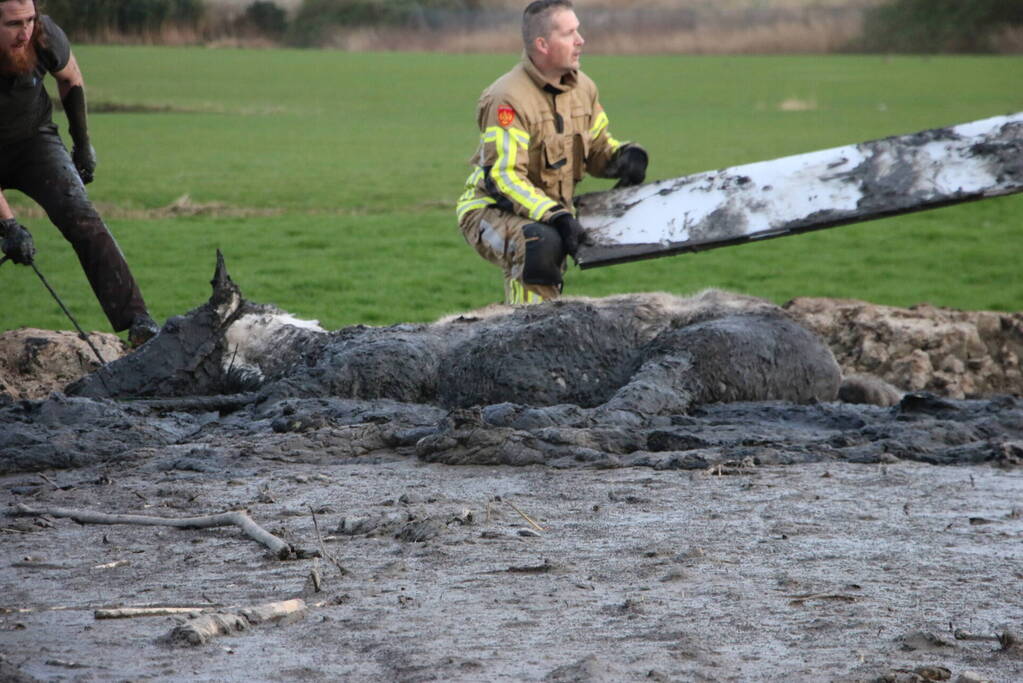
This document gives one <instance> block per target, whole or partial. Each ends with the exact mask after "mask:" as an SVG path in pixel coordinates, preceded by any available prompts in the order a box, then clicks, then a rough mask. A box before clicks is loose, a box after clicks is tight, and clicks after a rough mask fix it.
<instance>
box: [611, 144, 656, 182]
mask: <svg viewBox="0 0 1023 683" xmlns="http://www.w3.org/2000/svg"><path fill="white" fill-rule="evenodd" d="M649 161H650V157H649V156H648V155H647V153H646V150H645V149H643V148H642V147H640V146H639V145H628V146H627V147H622V149H621V150H620V151H619V152H618V156H617V157H615V160H614V165H615V173H614V175H613V177H615V178H618V179H619V180H618V182H617V183H615V187H616V188H618V187H632V186H633V185H639V184H641V183H642V182H643V181H644V180H646V167H647V164H648V163H649Z"/></svg>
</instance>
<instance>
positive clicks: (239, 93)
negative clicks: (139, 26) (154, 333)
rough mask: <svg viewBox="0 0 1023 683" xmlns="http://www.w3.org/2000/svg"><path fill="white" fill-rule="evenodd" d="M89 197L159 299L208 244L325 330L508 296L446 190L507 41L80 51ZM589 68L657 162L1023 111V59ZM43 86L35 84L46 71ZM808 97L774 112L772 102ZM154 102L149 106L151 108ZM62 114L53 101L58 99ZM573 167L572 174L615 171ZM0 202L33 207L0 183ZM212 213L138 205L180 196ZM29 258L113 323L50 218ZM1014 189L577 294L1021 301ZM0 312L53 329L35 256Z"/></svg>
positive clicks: (629, 274)
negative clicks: (498, 50)
mask: <svg viewBox="0 0 1023 683" xmlns="http://www.w3.org/2000/svg"><path fill="white" fill-rule="evenodd" d="M76 54H77V55H78V58H79V62H80V63H81V65H82V68H83V71H84V73H85V76H86V81H87V86H88V94H89V99H90V103H91V104H92V106H93V107H94V108H96V109H97V110H101V109H109V108H110V107H109V105H126V106H127V108H128V109H135V110H139V113H99V112H98V111H97V113H94V114H93V115H92V117H91V129H92V136H93V142H94V145H95V147H96V149H97V152H98V155H99V159H100V166H99V169H98V171H97V176H96V177H97V179H96V182H94V183H93V184H92V185H90V194H91V196H92V198H93V200H94V201H95V202H97V203H98V204H99V205H100V206H101V207H102V208H103V210H104V213H105V215H106V217H107V222H108V223H109V225H110V227H111V229H112V231H113V232H114V234H115V235H116V237H117V239H118V241H119V243H120V244H121V247H122V249H123V250H124V252H125V253H126V255H127V257H128V260H129V263H130V264H131V266H132V268H133V270H134V272H135V275H136V277H137V278H138V280H139V281H140V284H141V285H142V288H143V292H144V293H145V295H146V298H147V300H148V302H149V305H150V308H151V310H152V312H153V314H154V316H155V317H157V318H158V319H159V320H160V321H161V322H162V321H163V320H165V319H166V318H167V317H169V316H172V315H176V314H179V313H183V312H185V311H187V310H189V309H191V308H194V307H195V306H197V305H199V304H201V303H203V302H204V301H205V300H206V299H207V298H208V296H209V291H210V290H209V279H210V276H211V274H212V272H213V267H214V263H215V250H216V249H218V248H219V249H221V250H222V251H223V252H224V254H225V257H226V259H227V265H228V269H229V271H230V272H231V275H232V277H233V278H234V280H235V281H236V282H237V283H238V284H239V285H240V287H241V288H242V291H243V293H244V294H245V296H246V297H248V298H249V299H251V300H254V301H259V302H267V303H274V304H277V305H279V306H281V307H282V308H284V309H286V310H288V311H290V312H292V313H294V314H295V315H297V316H300V317H305V318H315V319H318V320H320V321H321V323H322V324H323V325H324V326H326V327H328V328H337V327H341V326H344V325H349V324H354V323H367V324H375V325H378V324H390V323H396V322H403V321H424V320H430V319H433V318H435V317H437V316H439V315H442V314H446V313H451V312H455V311H460V310H464V309H469V308H474V307H478V306H482V305H485V304H487V303H491V302H493V301H496V300H498V299H499V298H500V297H501V280H500V271H499V270H498V269H497V268H495V267H493V266H491V265H489V264H488V263H486V262H484V261H483V260H482V259H480V258H479V257H478V256H476V254H475V252H474V251H473V250H472V249H471V248H470V247H469V246H468V245H466V244H465V243H464V241H463V240H462V238H461V235H460V234H459V232H458V230H457V228H456V226H455V218H454V211H453V203H454V200H455V198H456V197H457V196H458V194H459V193H460V191H461V186H462V183H463V181H464V179H465V176H466V175H467V173H468V169H469V167H468V158H469V156H470V154H471V153H472V151H473V149H474V147H475V144H476V138H477V135H478V134H477V132H476V130H475V121H474V107H475V102H476V98H477V96H478V95H479V92H480V90H481V89H482V88H483V87H484V86H485V85H487V84H488V83H489V82H490V81H491V80H493V79H494V78H495V77H496V76H498V75H500V74H501V73H503V71H505V70H506V69H507V68H509V67H510V66H511V65H512V64H513V63H514V62H515V60H516V59H517V57H516V56H514V55H441V54H366V53H359V54H353V53H342V52H322V51H290V50H265V51H249V50H211V49H202V48H143V47H101V46H83V47H79V48H77V49H76ZM583 68H584V69H585V70H586V71H587V72H588V73H589V74H590V75H591V76H593V77H594V78H595V80H596V81H597V82H598V84H600V86H601V99H602V102H603V104H604V106H605V107H606V108H607V110H608V112H609V114H610V116H611V125H612V131H613V132H614V134H615V136H616V137H618V138H619V139H634V140H637V141H640V142H642V143H643V144H644V145H645V146H646V147H647V148H648V149H649V150H650V151H651V167H650V171H649V174H648V177H649V178H650V179H658V178H666V177H673V176H678V175H682V174H686V173H692V172H697V171H704V170H710V169H714V168H721V167H724V166H730V165H734V164H739V163H745V162H751V161H758V160H763V159H770V158H773V157H778V156H782V155H787V154H795V153H800V152H806V151H810V150H814V149H821V148H825V147H833V146H838V145H843V144H848V143H853V142H859V141H863V140H869V139H874V138H879V137H884V136H888V135H894V134H900V133H908V132H913V131H916V130H921V129H925V128H930V127H935V126H943V125H949V124H954V123H960V122H964V121H969V120H973V119H979V118H985V117H989V116H994V115H999V114H1006V113H1010V112H1015V111H1020V110H1023V89H1021V88H1020V87H1019V77H1020V74H1023V58H1018V57H1014V58H1009V57H983V58H981V57H940V58H939V57H897V58H890V59H889V58H884V57H876V56H872V57H860V56H827V57H785V56H781V57H687V56H660V57H658V56H655V57H603V56H594V57H586V58H584V64H583ZM51 85H52V84H51ZM790 99H793V100H800V101H801V102H803V103H806V104H807V105H808V106H807V108H806V109H805V110H801V111H783V110H781V109H780V108H779V104H780V103H781V102H782V101H784V100H790ZM147 109H151V110H154V111H151V112H146V111H144V110H147ZM55 116H56V120H57V122H58V123H59V124H60V126H61V128H62V130H63V129H64V128H65V126H64V123H65V122H64V119H63V114H60V113H57V114H55ZM609 185H610V182H609V181H598V180H594V179H588V180H586V181H585V182H584V183H583V184H582V186H581V187H580V188H579V190H580V191H581V192H587V191H593V190H597V189H604V188H606V187H609ZM7 194H8V198H9V199H11V200H12V201H13V202H14V203H15V210H16V211H24V212H27V211H28V209H29V207H30V206H31V205H30V203H29V202H28V201H27V200H26V199H25V198H24V197H23V196H21V195H20V194H18V193H16V192H9V193H7ZM186 194H187V195H189V196H190V197H191V199H192V201H194V202H199V203H214V202H215V203H218V204H220V205H221V210H220V211H219V212H217V213H213V214H209V215H198V216H189V217H155V216H154V215H153V213H154V212H153V211H152V210H155V209H159V208H160V207H165V206H167V205H169V204H171V203H172V202H174V201H175V200H176V199H178V198H179V197H181V196H182V195H186ZM24 222H25V223H26V224H27V225H28V226H29V228H30V229H31V230H32V232H33V234H34V235H35V238H36V243H37V246H38V248H39V255H38V259H37V263H38V266H39V268H40V269H41V271H42V272H43V273H44V274H45V275H46V276H47V278H48V279H49V280H50V282H51V284H52V285H53V286H54V288H55V289H56V290H57V292H59V293H60V295H61V296H62V297H63V298H64V299H65V302H66V303H67V305H68V306H69V308H70V309H71V310H72V312H73V313H74V314H75V315H76V316H77V317H78V318H79V321H80V322H81V323H82V325H83V327H84V328H86V329H87V330H91V329H99V330H108V329H109V328H108V324H107V322H106V319H105V318H104V317H103V315H102V312H101V311H100V309H99V305H98V304H97V303H96V301H95V299H94V298H93V295H92V293H91V290H90V289H89V287H88V284H87V283H86V281H85V279H84V276H83V275H82V273H81V269H80V267H79V266H78V264H77V261H76V260H75V257H74V255H73V253H72V251H71V249H70V246H69V245H67V244H66V243H65V242H64V241H63V239H62V238H61V237H60V236H59V234H58V233H57V231H56V229H55V228H53V227H52V226H51V225H50V224H49V223H48V222H47V221H46V220H45V219H44V218H42V217H39V216H37V215H36V216H33V217H30V218H25V220H24ZM1021 238H1023V196H1015V197H1007V198H1001V199H993V200H988V201H984V202H979V203H975V204H970V205H963V206H957V207H950V208H946V209H941V210H937V211H931V212H924V213H919V214H914V215H910V216H903V217H899V218H893V219H886V220H882V221H875V222H872V223H866V224H860V225H855V226H847V227H843V228H836V229H833V230H826V231H822V232H817V233H812V234H808V235H802V236H797V237H788V238H784V239H778V240H771V241H767V242H762V243H757V244H752V245H745V246H740V247H732V248H726V249H719V250H715V251H710V252H704V253H701V254H696V255H683V256H676V257H671V258H664V259H658V260H653V261H646V262H640V263H633V264H627V265H621V266H613V267H608V268H600V269H595V270H589V271H580V270H578V269H573V270H572V271H570V272H569V274H568V276H567V281H566V291H567V293H570V294H584V295H595V296H599V295H606V294H612V293H621V292H638V291H651V290H664V291H671V292H676V293H681V294H686V293H692V292H694V291H698V290H700V289H703V288H705V287H722V288H726V289H730V290H734V291H739V292H744V293H748V294H753V295H758V296H763V297H766V298H769V299H772V300H774V301H776V302H779V303H782V302H784V301H786V300H788V299H790V298H793V297H797V296H829V297H852V298H859V299H866V300H869V301H873V302H877V303H884V304H892V305H903V306H904V305H912V304H915V303H919V302H929V303H931V304H935V305H941V306H952V307H957V308H967V309H995V310H1013V311H1014V310H1021V309H1023V277H1021V276H1020V274H1019V270H1020V267H1019V264H1020V260H1021V258H1020V257H1021V255H1023V249H1021V248H1020V244H1021ZM0 288H2V291H3V293H4V297H3V305H2V307H0V316H2V317H0V329H12V328H16V327H22V326H32V327H42V328H50V329H70V323H69V322H68V321H67V320H66V319H65V318H64V316H63V314H62V313H61V311H60V309H59V308H58V307H57V305H56V304H55V303H54V302H53V301H52V299H51V298H50V296H49V294H48V293H47V292H46V290H45V289H44V288H43V286H42V284H41V283H40V282H39V281H38V280H37V279H36V278H35V276H34V275H33V274H32V272H31V271H30V270H28V269H26V268H23V267H20V266H14V265H12V264H7V265H5V266H4V267H3V268H0Z"/></svg>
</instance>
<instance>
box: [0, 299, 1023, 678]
mask: <svg viewBox="0 0 1023 683" xmlns="http://www.w3.org/2000/svg"><path fill="white" fill-rule="evenodd" d="M211 301H212V300H211ZM581 305H582V304H569V305H566V306H565V307H562V309H561V310H562V313H564V312H566V311H567V312H568V313H571V312H573V311H578V310H582V309H581V308H579V306H581ZM586 305H587V306H592V305H596V304H586ZM573 306H576V308H573ZM210 310H211V309H208V308H206V309H203V310H200V309H197V311H196V312H193V313H192V314H189V315H188V316H186V317H184V318H182V319H181V320H179V321H177V322H176V323H175V328H176V329H178V330H186V329H191V330H193V331H194V330H195V329H197V328H196V327H195V325H197V324H198V323H199V322H202V321H203V320H209V319H210V318H209V312H210ZM537 310H539V309H537ZM587 310H589V309H587ZM788 310H789V312H788V314H787V315H790V316H792V317H793V318H794V319H796V320H799V321H801V323H802V324H803V325H805V326H806V327H807V328H808V329H811V330H813V331H815V333H816V334H818V335H820V337H821V338H822V339H824V340H826V342H827V344H828V346H829V347H830V348H831V350H832V351H833V352H834V355H835V357H836V358H837V359H838V361H839V363H840V365H841V368H842V372H843V373H844V374H845V375H847V376H848V375H850V374H851V373H853V372H865V371H871V372H873V373H875V375H876V377H877V378H878V379H880V380H882V381H884V382H888V383H891V384H887V385H886V386H887V387H888V388H889V389H890V390H891V391H895V389H894V388H893V386H892V385H898V386H899V387H900V391H899V392H898V393H897V394H896V395H895V396H894V398H893V399H892V400H891V401H890V402H882V403H881V405H863V404H856V403H849V402H842V401H838V400H834V401H814V400H810V401H807V402H805V403H803V404H797V403H792V402H788V401H784V400H774V401H747V402H743V401H738V402H734V403H714V404H706V405H702V404H700V405H695V404H694V405H690V407H689V408H687V409H686V412H685V413H684V414H683V413H672V412H670V411H668V412H664V413H662V414H640V413H629V412H628V411H621V410H608V409H607V406H606V405H605V406H604V407H600V406H596V407H590V408H585V407H581V406H570V405H561V406H549V407H529V406H524V405H519V404H511V403H505V404H501V403H496V404H492V405H487V406H482V407H480V408H471V409H456V410H452V409H450V407H447V408H446V407H444V406H441V405H436V404H428V403H414V402H413V403H409V402H401V401H395V400H391V399H385V398H380V397H373V398H365V397H363V398H359V397H348V398H344V397H337V396H335V397H322V396H307V397H302V396H295V395H294V392H291V394H290V395H289V394H288V392H284V391H282V390H281V389H280V382H278V384H277V385H272V384H268V385H266V386H264V388H263V390H262V393H261V394H255V393H250V394H236V395H233V396H231V397H220V398H218V397H216V396H212V397H211V396H205V397H182V396H175V397H174V398H173V399H161V398H160V397H150V398H148V399H146V400H141V401H139V400H136V401H125V400H112V399H109V398H86V397H85V396H81V395H80V396H73V395H65V394H63V393H60V392H59V391H58V393H54V394H48V392H49V391H52V390H55V389H59V388H60V386H63V384H65V383H66V382H67V381H69V379H70V378H69V376H68V375H69V374H72V375H73V374H74V367H75V365H76V363H79V362H80V361H81V362H82V363H83V364H86V365H87V363H85V362H84V361H82V358H83V357H86V356H87V353H86V351H87V349H81V348H79V349H78V350H77V351H75V352H74V353H70V352H68V353H63V354H62V352H59V351H60V349H62V348H65V346H64V345H66V347H67V348H70V347H71V346H72V344H71V342H70V341H68V340H65V341H63V342H60V341H58V342H54V341H52V338H49V337H46V338H44V337H43V336H40V335H38V334H36V333H32V332H25V331H22V332H20V334H21V336H20V337H18V338H17V339H13V338H12V337H7V338H6V339H0V348H4V347H3V343H7V342H9V343H10V344H11V345H12V346H11V347H10V348H11V349H13V350H11V351H8V352H7V353H6V355H5V357H4V358H0V361H2V362H0V370H2V371H3V373H5V374H2V376H0V379H2V380H3V381H4V384H3V387H2V388H3V389H4V392H5V393H6V398H4V397H2V396H0V399H2V400H0V456H2V457H0V506H2V509H3V511H4V514H3V516H0V542H2V543H3V548H4V552H3V556H2V559H0V589H2V590H3V595H2V597H0V634H2V635H0V656H2V661H0V681H3V680H32V679H37V680H68V681H79V680H80V681H90V680H113V681H121V680H209V681H234V680H239V681H241V680H282V681H283V680H287V681H294V680H297V681H302V680H309V681H317V680H353V681H378V680H386V681H428V680H444V681H448V680H452V681H495V680H504V681H520V680H553V681H580V682H581V681H624V680H643V681H646V680H663V681H690V680H708V681H751V680H770V681H792V680H795V681H895V680H898V681H923V680H952V681H963V682H966V681H982V680H989V681H1000V682H1009V681H1018V680H1023V648H1021V646H1020V645H1019V641H1018V634H1020V632H1021V631H1023V591H1021V590H1020V586H1021V585H1023V582H1021V580H1023V562H1021V560H1023V545H1021V542H1020V541H1021V539H1023V468H1021V467H1020V465H1021V463H1023V400H1020V399H1019V398H1018V397H1016V396H1018V394H1019V386H1018V379H1019V362H1018V359H1019V350H1020V348H1023V345H1021V340H1023V335H1021V334H1020V330H1021V329H1023V326H1021V318H1020V316H1019V314H1007V315H1006V314H967V313H962V312H959V313H957V312H950V311H947V310H938V309H930V308H927V309H925V310H923V311H916V310H909V309H897V310H896V309H883V308H882V307H872V306H871V305H869V304H864V303H863V302H830V303H828V302H826V301H824V300H805V301H803V302H802V303H800V302H799V301H797V302H794V304H793V305H792V306H790V307H789V309H788ZM232 315H233V314H232ZM529 315H530V316H532V315H533V314H532V313H530V314H529ZM537 315H539V314H537ZM203 316H206V317H203ZM271 318H272V316H271ZM236 319H237V318H236V317H232V318H231V320H236ZM279 319H280V318H279V317H278V318H273V320H279ZM509 320H511V319H509ZM271 322H272V320H271ZM532 322H533V323H536V322H537V321H536V320H533V321H532ZM458 324H459V325H463V326H464V325H468V324H477V323H467V322H465V321H464V320H463V321H462V322H460V323H458ZM189 325H191V326H192V327H189ZM246 329H247V330H249V335H250V336H249V339H250V341H251V339H252V338H253V337H252V334H253V332H252V330H253V329H255V328H253V327H251V326H250V327H248V328H246ZM267 329H269V330H271V331H272V332H273V334H278V335H279V334H280V332H278V331H276V330H279V328H278V327H274V326H272V325H271V326H270V327H268V328H267ZM466 329H468V328H466ZM167 333H168V332H167V329H166V328H165V330H164V331H163V332H161V335H164V334H167ZM467 333H471V330H469V332H467ZM11 334H13V333H11ZM288 334H291V335H292V336H291V337H289V338H291V339H293V340H295V341H294V343H295V345H296V346H295V348H299V349H313V350H314V351H315V355H312V353H311V352H307V356H306V358H307V359H308V358H312V359H314V360H316V362H317V363H319V364H320V365H312V364H305V365H303V364H301V363H300V364H299V366H296V367H306V368H312V369H313V370H315V369H316V368H317V367H324V368H336V367H340V366H338V365H337V362H336V359H338V358H341V357H342V355H341V354H340V353H337V352H335V351H333V349H336V348H341V349H342V350H345V349H350V348H354V347H352V344H353V343H355V342H357V341H358V340H359V339H362V338H366V339H368V340H369V342H370V343H372V344H374V345H378V344H380V343H381V340H382V339H385V340H386V338H385V337H383V336H381V335H386V334H394V335H399V334H400V335H401V339H402V340H408V339H413V338H414V339H419V338H420V337H422V336H426V338H428V339H432V338H435V336H436V334H438V331H437V329H436V328H434V327H429V328H410V327H408V326H400V327H398V328H395V329H394V330H393V331H392V332H388V331H387V330H382V331H380V332H375V331H373V330H359V331H354V332H345V333H342V334H339V335H327V334H326V333H323V334H321V333H313V332H306V333H302V335H304V336H302V335H299V334H298V333H297V332H296V333H288ZM359 335H361V336H359ZM417 335H418V336H417ZM429 335H434V336H433V337H431V336H429ZM179 338H183V337H182V336H181V335H180V334H179ZM274 338H279V337H274ZM173 339H174V338H172V337H166V338H165V341H167V340H172V341H173ZM353 340H354V341H353ZM108 341H109V340H108ZM345 344H347V345H348V346H344V345H345ZM900 344H901V345H902V346H900ZM303 345H305V346H303ZM332 345H333V346H332ZM108 348H112V347H104V351H106V349H108ZM143 348H145V347H143ZM152 348H159V347H156V346H154V347H152ZM168 348H170V347H168ZM174 348H176V349H179V350H181V349H185V346H183V345H181V344H179V345H178V346H176V347H174ZM201 348H203V349H206V350H207V351H208V349H209V348H212V347H210V346H209V345H208V344H207V345H201ZM251 348H252V347H251V346H250V351H251ZM373 348H377V346H374V347H373ZM205 352H206V351H204V353H205ZM346 352H347V351H346ZM182 353H183V351H182ZM82 354H85V355H84V356H83V355H82ZM332 354H333V355H332ZM150 355H151V356H152V355H153V353H152V352H150ZM61 357H62V358H64V361H66V362H63V363H61V362H58V358H61ZM142 357H144V356H142V355H140V356H139V358H142ZM172 357H175V356H173V354H170V355H166V356H164V358H172ZM359 357H360V358H365V357H366V355H365V354H362V355H361V356H359ZM43 358H45V359H48V360H46V361H45V362H42V363H41V362H40V359H43ZM76 359H77V360H76ZM331 359H335V363H334V365H328V361H330V360H331ZM133 362H134V361H132V357H131V356H128V357H126V358H125V363H123V364H121V366H120V367H122V368H128V370H124V371H122V374H121V375H118V374H117V371H111V373H110V374H109V375H108V380H107V381H108V383H110V384H112V385H113V386H117V382H118V381H119V380H121V379H123V375H124V372H128V371H131V372H135V373H137V372H138V371H139V369H138V363H135V365H134V366H133ZM58 366H59V367H60V368H61V371H60V372H58V373H55V374H54V376H53V377H52V378H50V381H51V383H53V385H52V386H49V387H47V386H46V382H45V381H42V380H41V379H40V377H39V373H38V372H36V371H37V370H38V369H39V368H40V367H50V368H54V367H58ZM83 367H84V365H83ZM133 367H134V368H135V369H134V370H132V368H133ZM188 367H190V368H191V367H199V366H198V365H194V364H193V365H189V366H188ZM202 367H203V368H206V369H207V370H209V369H210V368H212V367H213V366H212V365H210V364H206V365H203V366H202ZM267 367H271V366H269V365H267V364H264V368H267ZM172 369H174V368H172ZM271 369H273V368H272V367H271ZM84 371H85V370H80V372H84ZM204 371H205V370H204ZM175 372H177V370H175ZM303 372H306V371H305V370H304V371H303ZM308 372H312V371H311V370H309V371H308ZM33 373H34V375H33ZM294 376H295V374H294V373H293V372H292V373H290V374H288V375H287V376H286V377H285V380H287V381H290V382H292V384H291V385H288V386H294V384H293V383H294V379H293V378H294ZM309 376H312V375H309ZM303 377H305V375H303ZM289 378H290V379H289ZM33 382H34V383H33ZM275 386H276V388H275ZM690 386H695V385H690ZM26 387H30V388H31V390H32V391H31V392H28V390H27V389H26ZM905 390H914V391H910V392H909V393H902V392H903V391H905ZM18 391H22V392H24V393H22V395H21V396H19V395H18V393H17V392H18ZM28 393H32V394H33V395H32V396H31V397H27V396H28ZM1014 394H1015V395H1016V396H1014ZM696 395H697V394H695V393H694V394H693V396H696ZM19 506H27V507H28V508H30V509H32V510H35V511H41V510H50V511H51V512H56V510H55V509H57V508H60V509H73V510H79V511H91V512H102V513H111V514H141V515H151V516H160V517H174V518H181V517H190V516H195V515H211V514H215V513H220V512H224V511H228V510H237V509H246V510H248V511H249V513H250V515H251V517H252V518H253V519H254V520H255V521H256V523H257V524H259V525H261V526H262V527H263V528H264V529H265V530H267V531H269V532H271V533H273V534H275V535H276V536H277V537H279V538H280V539H283V540H284V541H285V542H286V543H287V544H289V548H290V552H286V553H282V555H286V556H287V557H286V558H285V559H281V558H280V557H279V556H277V555H275V554H274V553H272V552H270V551H269V550H268V549H267V547H265V546H264V545H261V544H260V543H257V542H256V541H255V540H254V539H253V538H252V537H250V536H249V535H247V534H246V533H243V531H242V530H241V529H239V528H237V527H234V526H228V527H221V528H211V529H176V528H169V527H160V526H137V525H98V524H78V523H76V522H74V521H72V520H70V519H67V518H65V517H62V516H60V515H59V514H49V515H43V516H38V515H27V516H26V515H23V514H18V510H19V509H23V508H19ZM290 598H302V599H303V600H304V604H305V609H304V611H303V612H301V613H299V614H297V615H294V616H293V617H292V618H288V619H284V620H280V621H274V622H272V623H262V624H255V625H252V626H251V627H250V628H248V629H246V630H244V631H239V632H233V633H229V634H224V635H220V636H217V637H213V638H212V639H210V640H209V641H208V642H205V643H202V644H198V645H190V644H187V643H185V642H183V641H182V640H180V639H174V638H171V637H169V636H170V634H171V633H172V631H174V629H175V628H176V626H178V625H180V624H181V623H184V622H186V621H189V620H191V619H193V617H190V616H189V615H188V614H187V613H186V614H178V615H174V616H167V615H162V616H145V617H142V616H139V617H134V618H121V619H103V618H98V613H97V610H101V609H110V608H118V607H154V606H158V607H188V608H192V609H193V612H194V613H195V614H198V613H199V612H200V611H207V612H215V613H219V614H238V613H239V612H240V610H241V609H242V608H251V607H255V606H259V605H264V604H266V603H273V602H279V601H283V600H287V599H290ZM192 623H194V622H192Z"/></svg>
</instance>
